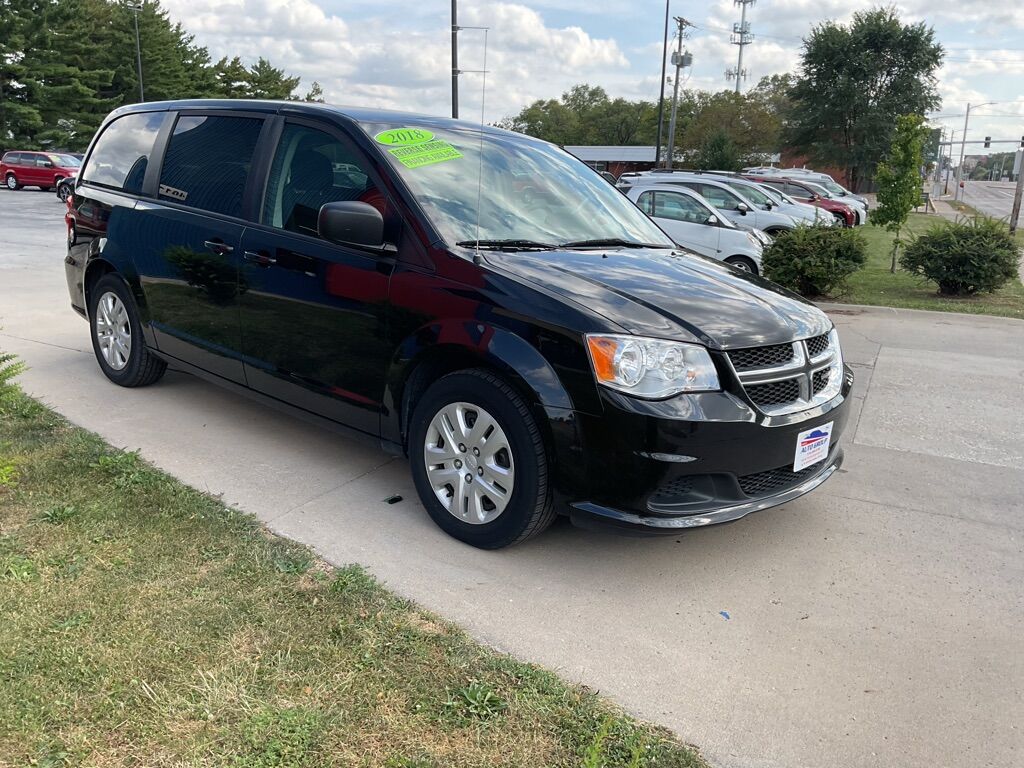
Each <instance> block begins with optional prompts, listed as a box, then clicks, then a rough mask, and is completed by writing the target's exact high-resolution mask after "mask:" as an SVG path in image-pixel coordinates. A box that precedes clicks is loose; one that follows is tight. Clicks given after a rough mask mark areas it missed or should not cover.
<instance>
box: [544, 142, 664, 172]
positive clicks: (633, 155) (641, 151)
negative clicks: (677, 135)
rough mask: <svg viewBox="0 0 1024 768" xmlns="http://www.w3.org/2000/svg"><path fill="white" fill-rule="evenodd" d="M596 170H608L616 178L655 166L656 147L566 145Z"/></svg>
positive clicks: (571, 153)
mask: <svg viewBox="0 0 1024 768" xmlns="http://www.w3.org/2000/svg"><path fill="white" fill-rule="evenodd" d="M564 149H565V151H566V152H568V153H569V154H570V155H573V156H574V157H577V158H579V159H580V160H582V161H583V162H584V163H586V164H587V165H589V166H590V167H591V168H593V169H594V170H595V171H607V172H608V173H610V174H612V175H613V176H615V177H616V178H618V177H619V176H621V175H622V174H624V173H632V172H635V171H649V170H651V169H652V168H654V161H655V151H654V147H564Z"/></svg>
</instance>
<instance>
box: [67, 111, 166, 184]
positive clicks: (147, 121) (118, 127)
mask: <svg viewBox="0 0 1024 768" xmlns="http://www.w3.org/2000/svg"><path fill="white" fill-rule="evenodd" d="M166 114H167V113H166V112H137V113H135V114H131V115H125V116H124V117H119V118H117V119H116V120H115V121H114V122H112V123H111V124H110V125H108V126H107V127H106V128H105V129H104V131H103V133H102V134H101V135H100V138H99V139H98V140H97V142H96V146H95V147H93V150H92V154H90V155H89V162H88V163H87V164H86V166H85V168H84V169H83V170H82V181H87V182H89V183H91V184H99V185H101V186H104V187H112V188H114V189H122V190H124V191H125V192H132V193H134V194H139V193H140V192H142V181H143V179H145V178H146V166H147V165H148V164H149V156H150V155H151V154H152V152H153V144H154V142H155V141H156V134H157V131H159V130H160V125H161V124H162V123H163V121H164V117H165V116H166Z"/></svg>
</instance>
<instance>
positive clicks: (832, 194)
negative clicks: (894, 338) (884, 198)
mask: <svg viewBox="0 0 1024 768" xmlns="http://www.w3.org/2000/svg"><path fill="white" fill-rule="evenodd" d="M616 186H617V187H618V188H619V189H620V190H621V191H622V192H623V193H624V194H625V195H626V196H627V197H628V198H629V199H630V200H632V201H633V202H634V203H636V204H637V205H638V206H639V207H640V209H641V210H642V211H643V212H644V213H646V214H647V215H648V216H650V217H651V218H653V219H654V220H655V221H656V222H657V223H658V224H659V226H661V228H662V229H663V230H665V232H666V233H667V234H668V235H669V236H671V237H672V239H673V240H675V241H676V242H677V243H678V244H679V245H681V246H684V247H686V248H689V249H691V250H693V251H696V252H697V253H700V254H702V255H704V256H709V257H711V258H716V259H719V260H721V261H724V262H726V263H728V264H731V265H732V266H734V267H737V268H738V269H742V270H745V271H747V272H753V273H754V274H760V272H761V254H762V252H763V250H764V247H765V246H766V245H768V244H770V243H771V242H772V239H773V237H774V236H775V235H778V234H779V233H780V232H784V231H786V230H790V229H794V228H796V227H798V226H801V225H814V224H818V225H824V226H845V227H854V226H858V225H861V224H864V223H865V222H866V221H867V212H868V206H867V200H865V199H864V198H863V197H860V196H858V195H854V194H853V193H852V192H850V191H849V190H847V189H845V188H844V187H842V186H841V185H839V184H837V183H836V182H835V180H833V179H832V177H831V176H828V175H826V174H820V173H815V172H813V171H808V170H805V169H779V168H748V169H745V170H744V172H743V173H741V174H737V173H731V172H728V171H691V170H669V169H657V170H653V171H642V172H638V173H624V174H622V176H620V177H619V179H618V181H617V184H616Z"/></svg>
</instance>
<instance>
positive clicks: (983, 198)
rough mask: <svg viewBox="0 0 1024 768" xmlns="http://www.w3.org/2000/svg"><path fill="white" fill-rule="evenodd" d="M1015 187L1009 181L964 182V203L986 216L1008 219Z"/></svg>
mask: <svg viewBox="0 0 1024 768" xmlns="http://www.w3.org/2000/svg"><path fill="white" fill-rule="evenodd" d="M1016 186H1017V185H1016V184H1014V183H1012V182H1009V181H966V182H964V202H965V203H967V204H968V205H970V206H973V207H974V208H977V209H978V210H979V211H981V212H982V213H984V214H986V215H987V216H993V217H995V218H997V219H1009V217H1010V211H1011V209H1012V208H1013V191H1014V189H1015V188H1016Z"/></svg>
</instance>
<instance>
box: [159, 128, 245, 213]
mask: <svg viewBox="0 0 1024 768" xmlns="http://www.w3.org/2000/svg"><path fill="white" fill-rule="evenodd" d="M262 127H263V120H262V119H260V118H257V117H225V116H219V115H203V116H200V115H182V116H181V117H179V118H178V122H177V123H176V124H175V126H174V133H173V134H171V140H170V143H169V144H168V146H167V154H166V155H165V156H164V164H163V168H162V169H161V172H160V199H161V200H170V201H173V202H176V203H182V204H183V205H188V206H191V207H193V208H200V209H202V210H204V211H210V212H211V213H221V214H224V215H225V216H235V217H241V215H242V193H243V192H244V191H245V182H246V179H247V178H248V177H249V168H250V166H251V165H252V156H253V152H254V150H255V149H256V142H257V140H258V139H259V136H260V130H261V129H262Z"/></svg>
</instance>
